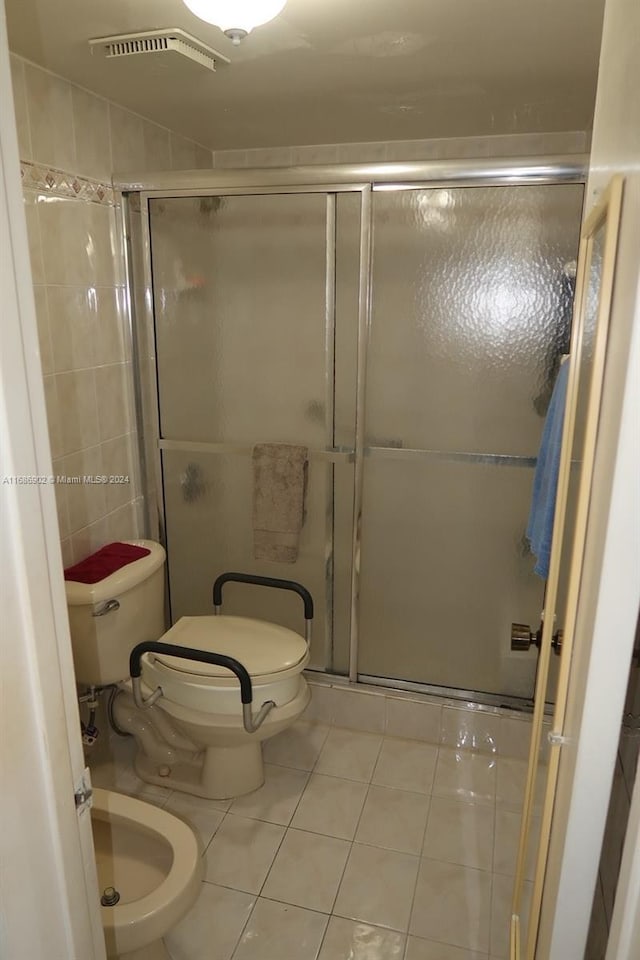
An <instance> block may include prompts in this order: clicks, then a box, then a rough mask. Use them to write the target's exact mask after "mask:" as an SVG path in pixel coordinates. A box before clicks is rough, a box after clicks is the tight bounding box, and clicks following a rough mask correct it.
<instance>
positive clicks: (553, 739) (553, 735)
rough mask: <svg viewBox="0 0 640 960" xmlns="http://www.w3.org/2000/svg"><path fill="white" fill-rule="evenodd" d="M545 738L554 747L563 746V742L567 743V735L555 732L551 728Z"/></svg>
mask: <svg viewBox="0 0 640 960" xmlns="http://www.w3.org/2000/svg"><path fill="white" fill-rule="evenodd" d="M547 740H548V741H549V743H550V744H552V746H554V747H564V746H565V744H567V743H569V737H564V736H563V735H562V734H561V733H557V732H556V731H554V730H551V731H550V732H549V733H548V734H547Z"/></svg>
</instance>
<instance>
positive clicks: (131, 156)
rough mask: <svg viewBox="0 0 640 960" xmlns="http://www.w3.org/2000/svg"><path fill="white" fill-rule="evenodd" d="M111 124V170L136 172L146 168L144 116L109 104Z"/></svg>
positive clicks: (115, 171)
mask: <svg viewBox="0 0 640 960" xmlns="http://www.w3.org/2000/svg"><path fill="white" fill-rule="evenodd" d="M109 122H110V126H111V170H112V172H114V173H135V172H137V171H140V170H144V168H145V149H144V131H143V122H142V118H141V117H138V116H137V115H136V114H135V113H131V111H130V110H125V109H124V108H123V107H118V106H116V104H115V103H110V104H109Z"/></svg>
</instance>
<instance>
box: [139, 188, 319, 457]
mask: <svg viewBox="0 0 640 960" xmlns="http://www.w3.org/2000/svg"><path fill="white" fill-rule="evenodd" d="M326 207H327V199H326V197H325V196H324V195H321V194H304V195H303V194H294V195H290V196H286V195H275V196H249V197H202V198H192V197H188V198H184V199H176V198H171V199H162V200H151V201H150V204H149V209H150V218H151V236H152V265H153V284H154V300H155V309H156V338H157V358H158V359H157V362H158V380H159V400H160V426H161V431H162V436H163V437H168V438H171V439H172V440H208V441H216V442H223V441H233V442H236V443H237V442H243V441H244V442H250V443H252V442H254V441H256V440H257V439H260V440H265V441H266V440H275V441H288V442H292V443H296V442H300V443H307V444H311V445H314V444H315V445H319V446H324V445H325V434H326V430H325V403H326V390H327V386H326V372H327V362H326V349H325V347H326V343H325V336H326V334H325V282H326ZM332 362H333V361H332V360H331V363H332Z"/></svg>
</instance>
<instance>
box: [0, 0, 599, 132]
mask: <svg viewBox="0 0 640 960" xmlns="http://www.w3.org/2000/svg"><path fill="white" fill-rule="evenodd" d="M5 4H6V10H7V20H8V26H9V40H10V45H11V48H12V49H13V50H14V51H15V52H16V53H19V54H22V55H23V56H25V57H27V58H28V59H30V60H33V61H35V62H36V63H39V64H41V65H43V66H45V67H48V68H49V69H51V70H53V71H54V72H56V73H59V74H61V75H62V76H64V77H67V78H68V79H70V80H72V81H74V82H76V83H79V84H81V85H82V86H84V87H87V88H88V89H90V90H93V91H95V92H97V93H99V94H102V95H103V96H105V97H108V98H110V99H112V100H115V101H116V102H118V103H121V104H123V105H124V106H126V107H129V108H130V109H132V110H135V111H137V112H139V113H142V114H144V115H145V116H147V117H150V118H151V119H153V120H156V121H158V122H159V123H162V124H164V125H166V126H168V127H171V128H172V129H173V130H176V131H178V132H180V133H182V134H184V135H185V136H188V137H191V138H193V139H195V140H198V141H199V142H201V143H204V144H206V145H208V146H210V147H212V148H213V149H226V148H233V147H268V146H279V145H284V144H308V143H340V142H350V141H361V140H362V141H366V140H398V139H399V140H410V139H424V138H430V137H454V136H476V135H488V134H493V133H495V134H503V133H525V132H542V131H561V130H583V129H587V128H589V127H590V125H591V118H592V114H593V105H594V98H595V89H596V77H597V68H598V55H599V49H600V33H601V23H602V12H603V7H604V0H288V3H287V6H286V7H285V9H284V11H283V13H282V14H281V15H280V16H279V17H278V18H277V19H276V20H274V21H272V22H271V23H269V24H265V25H264V26H262V27H259V28H257V29H256V30H255V31H254V32H253V33H251V34H250V35H249V37H248V38H247V39H246V40H244V41H243V42H242V44H241V45H240V46H239V47H234V46H232V45H231V43H230V41H229V40H227V39H226V37H224V36H223V35H222V34H221V32H220V31H219V30H218V29H217V28H216V27H212V26H210V25H207V24H205V23H203V22H202V21H201V20H199V19H198V18H197V17H195V16H193V15H192V14H191V13H190V12H189V11H188V10H187V9H186V7H185V6H184V4H183V3H182V0H5ZM162 27H180V28H181V29H183V30H186V31H188V32H189V33H191V34H193V35H195V36H196V37H198V38H199V39H201V40H203V41H204V42H205V43H207V44H209V45H210V46H212V47H214V48H216V49H218V50H220V51H221V52H224V53H225V54H226V55H228V56H229V57H230V58H231V60H232V63H231V64H230V65H228V66H224V65H223V66H220V67H219V68H218V71H217V72H216V73H211V72H209V71H208V70H206V69H205V68H203V67H199V66H197V65H196V64H192V63H189V62H187V61H182V60H180V58H176V56H175V55H174V54H170V55H166V54H161V55H156V54H153V55H145V56H140V57H132V58H126V59H121V60H106V59H104V58H103V57H102V55H101V54H100V53H96V54H93V55H92V53H91V52H90V50H89V47H88V44H87V41H88V40H89V39H90V38H92V37H99V36H106V35H109V34H115V33H129V32H133V31H139V30H151V29H159V28H162Z"/></svg>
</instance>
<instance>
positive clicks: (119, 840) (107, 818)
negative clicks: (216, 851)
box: [91, 789, 202, 957]
mask: <svg viewBox="0 0 640 960" xmlns="http://www.w3.org/2000/svg"><path fill="white" fill-rule="evenodd" d="M91 820H92V827H93V840H94V847H95V854H96V865H97V869H98V884H99V887H100V891H101V892H102V891H103V890H105V889H106V888H108V887H114V888H115V890H116V891H117V892H118V893H119V895H120V899H119V900H118V902H117V903H116V904H115V905H114V906H103V907H102V927H103V930H104V935H105V942H106V945H107V954H108V956H109V957H123V956H126V954H128V953H131V952H132V951H135V950H140V949H141V948H142V947H146V946H148V945H150V944H153V943H155V942H156V941H160V940H161V938H162V937H163V936H164V935H165V934H166V933H167V932H168V931H169V930H170V929H171V928H172V927H173V926H174V925H175V924H176V923H177V922H178V921H179V920H181V919H182V917H183V916H184V915H185V914H186V913H187V911H188V910H189V909H190V908H191V907H192V906H193V904H194V903H195V901H196V899H197V896H198V893H199V891H200V881H201V872H202V864H201V860H200V853H199V849H198V842H197V840H196V837H195V834H194V833H193V831H192V830H191V829H190V827H188V826H187V825H186V824H185V823H183V822H182V820H179V819H178V818H177V817H174V816H173V815H172V814H170V813H167V812H166V811H165V810H161V809H159V808H158V807H155V806H153V804H151V803H144V802H143V801H141V800H136V799H134V798H133V797H127V796H124V795H123V794H121V793H115V792H114V791H111V790H100V789H94V791H93V806H92V809H91Z"/></svg>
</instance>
